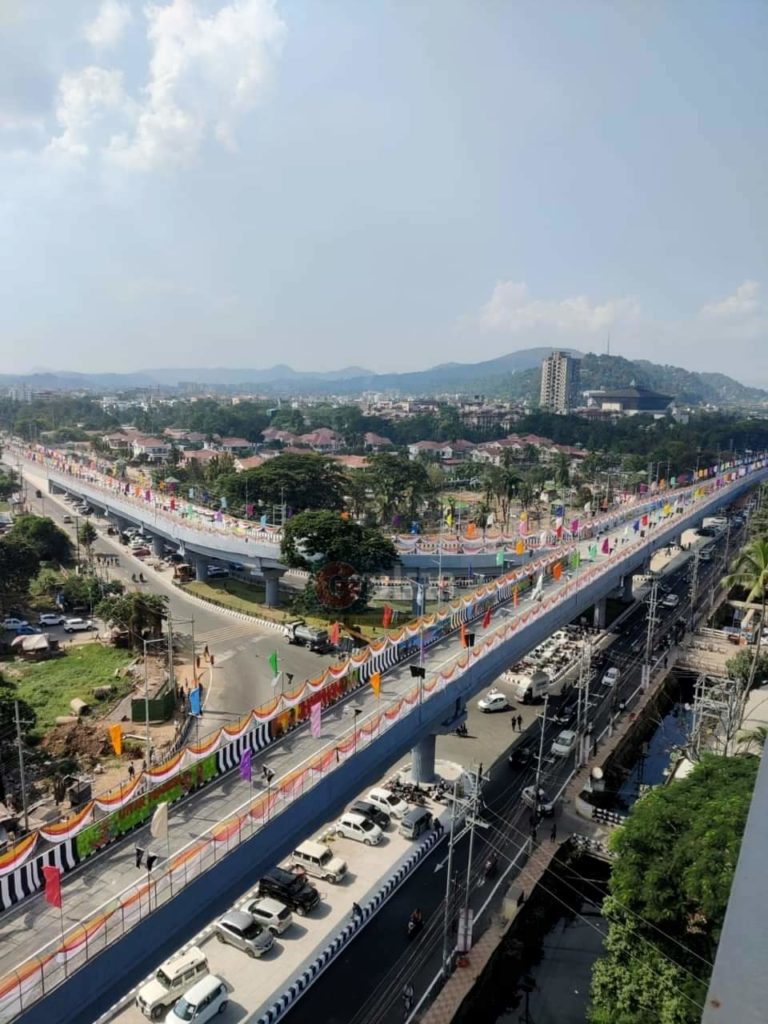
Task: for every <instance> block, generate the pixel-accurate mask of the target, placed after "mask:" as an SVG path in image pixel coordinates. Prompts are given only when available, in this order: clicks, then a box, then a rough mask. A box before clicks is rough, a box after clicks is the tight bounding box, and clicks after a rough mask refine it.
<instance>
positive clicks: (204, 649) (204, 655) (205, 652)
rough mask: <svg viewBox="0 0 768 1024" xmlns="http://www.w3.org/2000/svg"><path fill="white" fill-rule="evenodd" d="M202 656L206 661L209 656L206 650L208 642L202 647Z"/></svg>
mask: <svg viewBox="0 0 768 1024" xmlns="http://www.w3.org/2000/svg"><path fill="white" fill-rule="evenodd" d="M203 657H204V658H205V660H206V661H208V660H209V658H210V657H211V655H210V652H209V650H208V644H206V645H205V647H204V648H203Z"/></svg>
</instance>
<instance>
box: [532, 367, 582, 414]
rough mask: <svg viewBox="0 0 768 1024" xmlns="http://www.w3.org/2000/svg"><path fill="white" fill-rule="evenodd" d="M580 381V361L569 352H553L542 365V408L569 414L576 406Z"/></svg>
mask: <svg viewBox="0 0 768 1024" xmlns="http://www.w3.org/2000/svg"><path fill="white" fill-rule="evenodd" d="M578 380H579V361H578V359H574V357H573V356H570V355H568V353H567V352H552V353H551V354H550V355H548V356H547V357H546V358H545V359H543V360H542V363H541V399H540V405H541V407H542V408H543V409H550V410H551V411H552V412H561V413H563V412H568V411H569V410H570V409H572V408H573V406H574V405H575V404H576V386H577V383H578Z"/></svg>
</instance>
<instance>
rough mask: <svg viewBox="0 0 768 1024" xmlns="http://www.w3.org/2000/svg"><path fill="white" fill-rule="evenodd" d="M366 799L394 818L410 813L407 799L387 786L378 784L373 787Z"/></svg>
mask: <svg viewBox="0 0 768 1024" xmlns="http://www.w3.org/2000/svg"><path fill="white" fill-rule="evenodd" d="M366 800H368V801H369V802H370V803H372V804H374V805H375V806H376V807H378V808H379V809H380V810H382V811H384V812H385V813H386V814H389V815H390V816H391V817H393V818H402V816H403V815H404V814H407V813H408V804H407V803H406V802H405V800H401V799H400V797H399V796H395V794H394V793H393V792H392V790H391V789H387V788H386V787H385V786H377V787H376V788H375V789H372V790H371V791H370V793H369V794H368V796H367V797H366Z"/></svg>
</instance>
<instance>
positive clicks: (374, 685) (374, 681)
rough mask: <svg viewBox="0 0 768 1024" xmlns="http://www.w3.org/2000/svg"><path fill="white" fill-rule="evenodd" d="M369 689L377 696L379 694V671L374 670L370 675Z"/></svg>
mask: <svg viewBox="0 0 768 1024" xmlns="http://www.w3.org/2000/svg"><path fill="white" fill-rule="evenodd" d="M371 689H372V690H373V692H374V693H375V694H376V696H377V698H378V697H380V696H381V672H374V673H373V675H372V676H371Z"/></svg>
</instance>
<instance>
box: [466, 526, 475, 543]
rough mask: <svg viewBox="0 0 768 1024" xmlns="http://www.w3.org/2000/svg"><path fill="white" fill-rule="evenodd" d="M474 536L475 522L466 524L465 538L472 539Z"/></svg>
mask: <svg viewBox="0 0 768 1024" xmlns="http://www.w3.org/2000/svg"><path fill="white" fill-rule="evenodd" d="M476 536H477V526H476V525H475V523H469V525H468V526H467V539H468V540H474V538H475V537H476Z"/></svg>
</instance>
